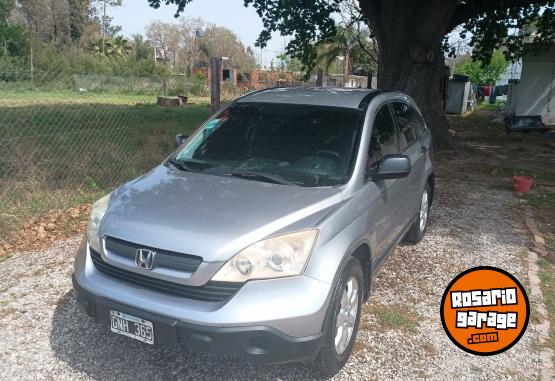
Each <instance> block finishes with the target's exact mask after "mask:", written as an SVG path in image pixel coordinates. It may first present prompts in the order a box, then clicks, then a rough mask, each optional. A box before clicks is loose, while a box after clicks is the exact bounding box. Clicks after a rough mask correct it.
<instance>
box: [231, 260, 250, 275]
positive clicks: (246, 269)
mask: <svg viewBox="0 0 555 381" xmlns="http://www.w3.org/2000/svg"><path fill="white" fill-rule="evenodd" d="M235 266H236V267H237V270H239V272H240V273H241V274H243V275H249V274H250V273H252V263H251V261H249V260H248V259H247V258H239V259H237V262H236V263H235Z"/></svg>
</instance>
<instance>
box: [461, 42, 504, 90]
mask: <svg viewBox="0 0 555 381" xmlns="http://www.w3.org/2000/svg"><path fill="white" fill-rule="evenodd" d="M508 66H509V61H507V59H506V58H505V56H504V55H503V53H501V52H500V51H498V50H496V51H495V52H494V53H493V55H492V57H491V61H489V62H482V61H477V60H473V59H471V58H470V57H468V58H467V59H466V60H464V61H463V62H462V63H461V64H460V66H459V67H458V69H457V73H459V74H465V75H468V76H469V78H470V82H472V83H475V84H490V85H493V84H495V82H497V80H498V79H499V78H500V77H501V75H502V74H503V73H504V72H505V70H506V69H507V67H508Z"/></svg>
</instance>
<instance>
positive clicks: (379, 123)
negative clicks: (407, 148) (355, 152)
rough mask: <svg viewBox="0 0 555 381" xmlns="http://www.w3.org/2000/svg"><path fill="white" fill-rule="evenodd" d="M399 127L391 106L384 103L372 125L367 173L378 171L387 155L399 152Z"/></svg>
mask: <svg viewBox="0 0 555 381" xmlns="http://www.w3.org/2000/svg"><path fill="white" fill-rule="evenodd" d="M397 140H398V137H397V129H396V128H395V122H394V121H393V116H392V115H391V111H390V109H389V106H388V105H387V104H386V105H383V106H382V107H381V108H380V109H379V110H378V112H377V113H376V119H374V124H373V126H372V136H371V137H370V145H369V147H368V163H367V166H366V172H367V173H376V172H378V170H379V168H380V164H381V161H382V159H383V157H384V156H385V155H390V154H397V153H398V152H399V147H398V142H397Z"/></svg>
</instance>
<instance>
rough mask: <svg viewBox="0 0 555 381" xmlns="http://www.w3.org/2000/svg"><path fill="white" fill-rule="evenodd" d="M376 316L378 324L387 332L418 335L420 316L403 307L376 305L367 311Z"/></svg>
mask: <svg viewBox="0 0 555 381" xmlns="http://www.w3.org/2000/svg"><path fill="white" fill-rule="evenodd" d="M366 312H368V313H370V314H373V315H375V316H376V319H377V320H378V324H379V326H380V327H381V328H383V329H386V330H402V331H408V332H411V333H416V328H417V327H418V319H419V317H418V315H417V314H416V313H415V312H413V311H410V310H409V309H407V308H406V307H405V306H402V305H391V306H383V305H375V306H370V307H369V308H368V310H367V311H366Z"/></svg>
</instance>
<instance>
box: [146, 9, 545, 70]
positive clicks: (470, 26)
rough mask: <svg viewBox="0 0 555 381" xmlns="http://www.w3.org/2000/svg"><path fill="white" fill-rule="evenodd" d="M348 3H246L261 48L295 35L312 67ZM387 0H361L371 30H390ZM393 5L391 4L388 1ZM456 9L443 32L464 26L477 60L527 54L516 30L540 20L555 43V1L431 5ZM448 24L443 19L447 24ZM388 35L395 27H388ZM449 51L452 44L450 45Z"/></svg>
mask: <svg viewBox="0 0 555 381" xmlns="http://www.w3.org/2000/svg"><path fill="white" fill-rule="evenodd" d="M162 1H164V3H165V4H176V5H177V12H176V16H178V15H179V14H181V13H182V12H183V10H184V9H185V6H186V5H187V4H189V3H190V2H191V1H192V0H148V2H149V4H150V5H151V6H152V7H154V8H158V7H159V6H160V3H161V2H162ZM346 1H347V0H315V1H303V2H296V1H295V2H291V1H285V0H245V5H246V6H253V7H254V8H255V9H256V11H257V12H258V14H259V16H260V17H261V18H262V22H263V25H264V30H263V31H262V32H261V33H260V36H259V38H258V40H257V45H258V46H265V45H266V44H267V42H268V41H269V40H270V38H271V35H272V32H276V31H277V32H280V33H281V35H286V36H293V38H292V39H291V40H290V42H289V43H288V45H287V48H286V51H287V53H288V54H290V55H292V56H294V57H297V58H299V59H301V61H302V62H303V64H305V65H308V66H310V67H312V66H313V65H314V63H315V60H316V58H317V47H316V46H315V45H314V44H313V42H314V41H322V42H329V41H331V40H332V39H333V37H334V36H335V34H336V23H335V20H334V15H336V14H337V13H338V12H340V10H341V5H342V4H343V3H345V2H346ZM387 1H388V0H360V2H359V3H360V7H361V9H360V13H361V15H362V18H361V19H362V20H364V21H365V22H366V23H368V24H369V26H370V28H371V29H374V28H378V27H379V28H380V29H383V30H384V31H385V30H386V29H387V28H385V27H384V25H385V24H389V23H391V22H393V20H382V19H381V17H382V10H383V8H384V3H385V2H387ZM389 1H391V0H389ZM398 3H399V6H406V4H405V3H406V2H398ZM434 6H435V7H452V9H453V12H452V13H451V17H450V19H449V20H447V21H448V22H447V23H446V25H447V27H446V28H445V30H443V34H444V35H447V34H448V33H449V32H451V31H452V30H453V29H455V28H456V27H457V26H459V25H461V24H464V31H463V35H465V34H466V33H468V32H472V33H473V40H472V43H474V44H476V45H477V46H478V47H479V49H478V50H477V53H476V58H479V59H480V61H482V62H489V60H490V59H491V56H492V53H493V50H494V49H495V48H499V47H500V45H501V44H505V45H507V46H508V47H507V55H508V56H510V57H511V58H513V59H514V58H516V57H518V55H519V54H521V53H522V47H523V44H524V41H525V40H526V37H530V35H527V34H526V33H524V34H520V33H513V34H511V32H512V31H514V30H515V29H516V30H517V31H522V30H523V29H524V28H523V27H524V25H526V24H528V23H530V22H535V23H536V25H537V33H536V34H535V35H534V37H533V39H534V40H535V41H536V42H541V43H544V44H545V43H552V41H553V40H554V38H553V37H555V34H554V30H555V20H554V13H553V12H554V9H555V2H553V1H551V0H535V1H534V0H530V1H519V0H500V1H486V0H450V1H445V2H438V3H437V5H429V7H434ZM437 21H438V20H434V19H433V18H428V19H426V20H424V19H423V20H421V21H420V22H421V23H422V24H426V23H427V24H431V23H437ZM442 21H444V20H442ZM387 30H388V31H389V33H391V32H393V31H394V30H395V28H390V29H387ZM445 48H446V49H448V48H449V46H448V44H447V43H446V44H445Z"/></svg>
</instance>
